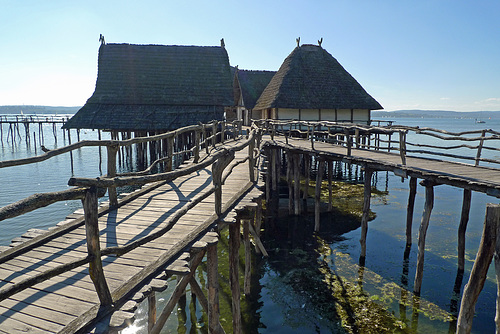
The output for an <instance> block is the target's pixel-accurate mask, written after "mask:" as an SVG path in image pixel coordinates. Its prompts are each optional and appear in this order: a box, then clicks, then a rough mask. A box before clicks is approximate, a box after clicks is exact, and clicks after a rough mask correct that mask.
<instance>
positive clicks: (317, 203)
mask: <svg viewBox="0 0 500 334" xmlns="http://www.w3.org/2000/svg"><path fill="white" fill-rule="evenodd" d="M318 159H319V165H318V170H317V172H316V188H315V191H314V232H319V225H320V218H321V183H322V182H323V169H324V168H325V160H323V159H321V158H319V157H318Z"/></svg>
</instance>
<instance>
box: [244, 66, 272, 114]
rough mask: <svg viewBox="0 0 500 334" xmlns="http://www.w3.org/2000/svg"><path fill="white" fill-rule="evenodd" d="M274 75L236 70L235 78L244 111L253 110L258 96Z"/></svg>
mask: <svg viewBox="0 0 500 334" xmlns="http://www.w3.org/2000/svg"><path fill="white" fill-rule="evenodd" d="M275 74H276V72H275V71H248V70H238V73H237V75H238V77H237V78H238V82H239V85H240V88H241V95H242V96H243V102H244V107H245V108H246V109H253V108H254V107H255V103H256V102H257V100H258V98H259V96H260V95H261V94H262V92H263V91H264V89H265V88H266V87H267V85H268V84H269V82H270V81H271V79H272V77H273V76H274V75H275Z"/></svg>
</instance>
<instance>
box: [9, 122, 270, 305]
mask: <svg viewBox="0 0 500 334" xmlns="http://www.w3.org/2000/svg"><path fill="white" fill-rule="evenodd" d="M219 125H220V124H219V123H218V122H214V123H212V124H209V125H206V124H205V125H204V124H200V125H198V126H191V127H186V128H182V129H179V130H176V131H172V132H169V133H165V134H161V135H156V136H151V137H141V138H134V139H129V140H125V141H116V140H111V141H100V142H99V141H87V142H79V143H75V144H72V145H69V146H66V147H63V148H60V149H57V150H53V151H49V152H47V153H46V154H44V155H43V158H40V157H33V158H28V159H19V160H11V161H7V162H6V161H3V162H0V168H1V167H9V166H16V165H23V164H27V163H33V162H39V161H43V160H46V159H48V158H50V157H52V156H56V155H58V154H63V153H67V152H70V151H71V150H73V149H76V148H80V147H83V146H98V145H99V146H107V147H108V175H106V177H104V178H96V179H87V178H71V179H70V180H69V182H68V183H69V185H81V184H86V185H87V186H83V187H82V186H78V187H77V188H73V189H69V190H65V191H61V192H56V193H46V194H35V195H32V196H30V197H28V198H26V199H24V200H21V201H19V202H16V203H13V204H11V205H8V206H6V207H3V208H0V221H1V220H4V219H7V218H11V217H15V216H18V215H20V214H23V213H26V212H29V211H33V210H35V209H37V208H40V207H43V206H47V205H49V204H52V203H55V202H57V201H64V200H71V199H81V200H82V202H83V206H84V214H85V221H84V223H85V227H86V231H87V235H86V237H87V248H88V255H87V256H86V257H82V258H80V259H76V260H74V261H72V262H70V263H66V264H65V265H60V266H56V267H54V268H52V269H50V270H47V271H45V272H43V273H40V274H37V275H34V276H32V277H30V278H28V279H25V280H22V281H21V282H19V283H17V284H14V285H11V286H9V287H8V288H3V289H1V290H0V301H1V300H4V299H6V298H8V297H10V296H12V295H13V294H14V293H17V292H19V291H21V290H24V289H26V288H29V287H31V286H33V285H34V284H37V283H40V282H43V281H45V280H47V279H50V278H52V277H54V276H57V275H60V274H62V273H64V272H67V271H70V270H72V269H74V268H76V267H79V266H81V265H85V264H87V263H89V264H90V270H89V272H90V276H91V279H92V281H93V282H94V286H95V288H96V292H97V294H98V296H99V300H100V302H101V305H103V306H110V305H112V304H113V302H114V301H115V300H114V299H116V296H121V294H119V293H118V294H116V295H115V298H114V297H113V296H112V295H111V293H110V291H109V288H108V286H107V283H106V279H105V277H104V272H103V270H102V262H101V256H103V255H112V254H114V255H122V254H125V253H127V252H129V251H130V250H132V249H135V248H137V247H139V246H141V245H143V244H145V243H147V242H149V241H151V240H154V239H156V238H158V237H160V236H161V235H163V234H165V233H166V232H167V231H168V230H170V229H171V228H172V226H173V225H174V224H175V223H176V222H177V221H178V220H179V219H180V218H181V217H182V216H183V215H184V214H186V213H187V212H188V210H189V209H191V208H192V207H193V206H195V205H196V204H198V203H199V202H201V201H202V200H203V199H205V198H206V197H208V196H210V195H211V194H212V193H216V201H215V212H216V214H217V216H219V215H220V214H221V213H222V212H223V208H222V202H221V196H220V194H221V193H220V192H221V189H222V184H223V183H224V180H225V179H226V178H227V177H228V175H229V174H230V173H231V172H232V168H231V169H230V170H229V171H228V172H227V173H226V174H225V175H224V176H223V172H224V170H225V168H226V167H227V166H228V165H229V163H230V162H231V160H233V158H234V153H235V152H237V151H240V150H242V149H244V148H245V147H247V146H249V157H248V158H247V159H245V161H246V160H249V163H250V164H254V165H253V166H250V175H249V183H252V184H253V183H254V180H255V174H254V169H255V159H256V157H255V156H254V145H255V142H256V139H258V138H257V137H259V135H260V130H258V129H255V128H254V129H253V130H252V132H251V133H250V135H249V137H248V139H247V140H245V141H244V142H242V143H241V144H238V145H235V146H233V147H232V148H231V149H224V150H217V151H216V152H215V153H214V154H212V155H208V156H207V157H206V158H205V159H204V160H203V161H202V162H199V160H200V157H199V151H200V147H201V146H202V145H205V146H206V147H208V146H209V144H211V145H212V146H213V147H214V148H215V145H216V142H217V136H220V141H221V142H223V141H224V137H225V132H226V131H227V130H231V129H230V128H229V127H227V126H226V125H225V124H224V125H221V126H220V128H221V132H217V129H218V126H219ZM232 125H233V132H232V133H233V136H234V138H235V139H237V135H236V134H237V133H241V126H240V125H238V123H233V124H232ZM207 128H209V129H211V130H212V135H211V136H210V137H208V136H206V129H207ZM234 128H236V129H238V130H237V131H238V132H236V131H234ZM188 131H195V146H194V147H192V148H191V149H190V150H187V151H189V152H191V153H193V156H194V159H193V162H192V163H191V164H190V165H188V166H187V167H185V168H182V169H179V170H174V171H168V172H164V173H158V174H154V175H144V174H147V173H150V171H151V169H152V168H151V167H149V168H148V169H146V171H145V172H146V173H144V172H142V173H135V174H140V175H128V176H123V175H116V173H115V171H116V154H117V152H118V150H119V147H120V146H125V145H132V144H134V143H141V142H147V141H156V140H161V139H165V138H166V139H167V140H168V139H171V140H172V142H173V140H174V138H176V136H178V135H180V134H182V133H185V132H188ZM202 133H203V136H201V134H202ZM202 137H203V139H204V140H203V141H201V140H200V138H202ZM171 147H172V150H171V151H168V156H167V159H172V158H173V156H174V155H179V154H184V153H186V152H185V151H179V152H173V146H171ZM163 159H164V158H162V159H159V160H163ZM113 163H114V166H112V164H113ZM155 163H156V164H157V163H159V162H158V160H157V161H155V162H154V163H153V164H155ZM209 165H212V168H213V170H212V175H213V183H214V185H213V186H212V187H211V188H209V189H208V190H206V191H205V192H204V193H202V194H200V195H198V196H197V197H196V198H194V199H193V200H192V201H191V202H189V203H187V204H186V205H185V206H184V207H183V208H182V209H181V210H178V211H177V212H176V213H174V214H173V215H172V216H171V217H170V218H169V220H168V222H167V223H166V226H165V227H163V228H162V229H160V230H159V231H156V232H154V233H152V234H150V235H147V236H145V237H142V238H140V239H138V240H135V241H134V242H131V243H129V244H127V245H125V246H117V247H108V248H105V249H102V250H101V249H100V244H99V233H98V227H97V219H98V206H97V198H98V196H103V195H104V191H102V190H104V189H105V188H108V189H116V188H117V187H120V186H125V185H144V184H147V183H152V182H158V181H165V182H167V181H170V180H173V179H175V178H177V177H180V176H183V175H187V174H190V173H192V172H195V171H198V170H200V169H203V168H206V167H208V166H209ZM170 166H172V165H171V164H170ZM132 174H134V173H132ZM245 189H248V186H247V187H245ZM217 199H218V200H217ZM228 204H230V203H226V206H227V205H228ZM112 205H113V203H112V200H111V198H110V206H112ZM115 205H118V202H116V204H115ZM82 224H83V222H82ZM72 228H75V227H74V226H72ZM54 237H55V235H54ZM18 247H20V248H22V245H21V246H18ZM29 249H31V248H30V247H26V248H25V249H24V250H18V251H17V253H20V252H22V251H27V250H29ZM17 253H16V254H17ZM12 256H13V252H9V251H6V252H3V253H1V254H0V263H2V262H4V261H6V260H7V259H9V258H11V257H12Z"/></svg>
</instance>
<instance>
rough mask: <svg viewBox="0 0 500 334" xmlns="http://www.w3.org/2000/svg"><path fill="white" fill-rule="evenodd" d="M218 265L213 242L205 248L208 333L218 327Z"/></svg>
mask: <svg viewBox="0 0 500 334" xmlns="http://www.w3.org/2000/svg"><path fill="white" fill-rule="evenodd" d="M218 267H219V264H218V258H217V243H214V244H212V245H209V246H208V248H207V286H208V332H209V333H218V331H219V327H220V322H219V281H218ZM193 279H194V277H193ZM191 286H192V285H191ZM199 299H200V298H199ZM200 300H201V299H200Z"/></svg>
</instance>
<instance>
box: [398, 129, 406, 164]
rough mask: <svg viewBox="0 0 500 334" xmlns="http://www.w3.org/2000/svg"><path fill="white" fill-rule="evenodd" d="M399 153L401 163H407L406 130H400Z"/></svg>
mask: <svg viewBox="0 0 500 334" xmlns="http://www.w3.org/2000/svg"><path fill="white" fill-rule="evenodd" d="M399 155H400V156H401V164H403V165H406V131H399Z"/></svg>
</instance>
